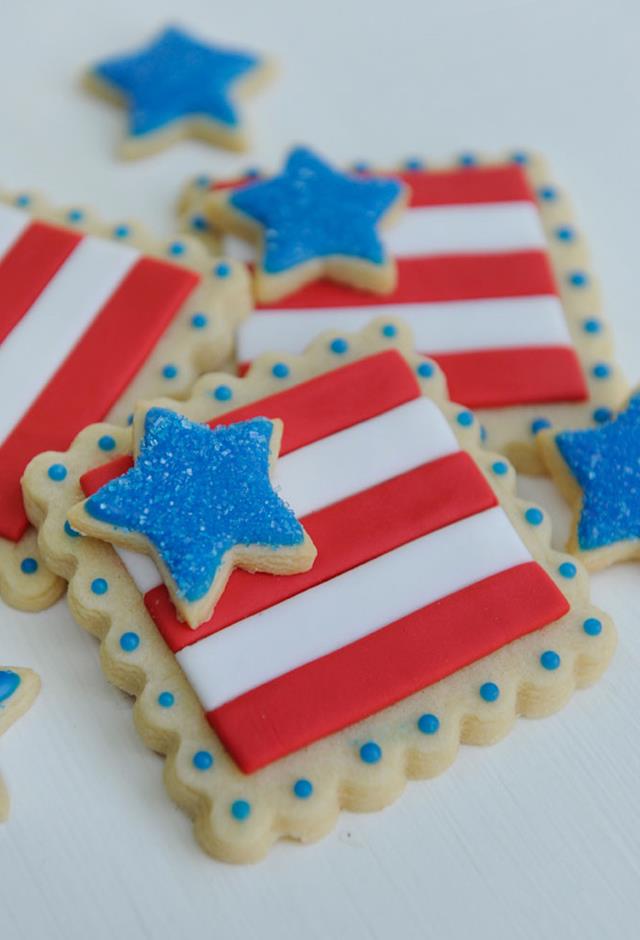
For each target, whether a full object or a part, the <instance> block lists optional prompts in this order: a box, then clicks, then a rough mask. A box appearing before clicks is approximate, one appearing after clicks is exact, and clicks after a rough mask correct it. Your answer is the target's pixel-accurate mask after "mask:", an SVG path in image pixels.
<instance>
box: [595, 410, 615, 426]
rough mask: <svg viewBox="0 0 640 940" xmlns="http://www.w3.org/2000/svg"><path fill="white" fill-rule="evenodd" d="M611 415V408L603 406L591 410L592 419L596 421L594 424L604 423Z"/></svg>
mask: <svg viewBox="0 0 640 940" xmlns="http://www.w3.org/2000/svg"><path fill="white" fill-rule="evenodd" d="M612 416H613V412H612V411H611V408H605V407H604V406H602V407H601V408H596V410H595V411H594V412H593V420H594V421H595V422H596V424H606V423H607V421H609V420H610V419H611V417H612Z"/></svg>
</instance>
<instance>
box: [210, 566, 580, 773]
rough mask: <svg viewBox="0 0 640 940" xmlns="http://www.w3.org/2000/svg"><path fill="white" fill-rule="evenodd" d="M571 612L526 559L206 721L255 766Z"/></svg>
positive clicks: (245, 764) (242, 762)
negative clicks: (524, 562) (526, 562)
mask: <svg viewBox="0 0 640 940" xmlns="http://www.w3.org/2000/svg"><path fill="white" fill-rule="evenodd" d="M568 610H569V604H568V602H567V600H566V598H565V597H564V596H563V595H562V594H561V592H560V591H559V590H558V588H557V587H556V585H555V584H554V583H553V581H552V580H551V578H550V577H549V576H548V575H547V574H546V573H545V572H544V571H543V569H542V568H541V567H540V566H539V565H538V564H537V563H535V562H529V563H528V564H524V565H519V566H517V567H515V568H511V569H509V570H507V571H504V572H501V573H500V574H498V575H494V576H493V577H491V578H487V579H485V580H483V581H478V582H476V583H475V584H473V585H471V586H470V587H468V588H465V589H464V590H461V591H458V592H456V593H455V594H451V595H449V596H448V597H445V598H444V599H442V600H440V601H438V602H436V603H435V604H430V605H429V606H428V607H424V608H422V609H421V610H418V611H415V612H414V613H412V614H410V615H409V616H408V617H404V618H403V619H401V620H397V621H396V622H395V623H392V624H389V625H388V626H386V627H383V628H382V629H381V630H377V631H376V632H375V633H372V634H370V635H369V636H367V637H364V638H363V639H361V640H358V641H357V642H355V643H351V644H350V645H349V646H345V647H343V648H342V649H339V650H337V651H335V652H333V653H330V654H329V655H327V656H323V657H322V658H320V659H316V660H314V661H313V662H310V663H307V664H306V665H304V666H301V667H300V668H298V669H295V670H293V671H292V672H289V673H286V674H285V675H283V676H280V677H279V678H277V679H274V680H272V681H271V682H268V683H265V684H264V685H262V686H259V687H258V688H256V689H253V690H252V691H250V692H247V693H246V694H244V695H241V696H239V697H238V698H236V699H234V700H233V701H231V702H227V703H226V704H225V705H222V706H221V707H220V708H217V709H215V710H214V711H211V712H209V713H208V714H207V719H208V720H209V722H210V724H211V725H212V727H213V728H214V730H215V731H216V733H217V734H218V735H219V736H220V739H221V740H222V742H223V744H224V745H225V747H226V748H227V750H228V751H229V753H230V754H231V756H232V757H233V759H234V760H235V761H236V763H237V764H238V766H239V767H240V768H241V769H242V770H243V771H244V772H245V773H252V772H253V771H256V770H259V769H260V768H261V767H264V766H265V765H266V764H269V763H271V762H272V761H274V760H278V759H279V758H281V757H284V756H285V755H286V754H289V753H291V752H292V751H295V750H297V749H298V748H301V747H304V746H305V745H307V744H310V743H311V742H313V741H315V740H317V739H319V738H323V737H325V736H326V735H329V734H332V733H333V732H335V731H339V730H340V729H341V728H345V727H347V726H348V725H351V724H353V723H354V722H356V721H359V720H360V719H362V718H365V717H366V716H367V715H371V714H373V713H375V712H377V711H379V710H380V709H383V708H386V707H388V706H389V705H392V704H394V703H395V702H398V701H400V700H401V699H403V698H405V697H406V696H408V695H411V694H412V693H414V692H417V691H419V690H420V689H423V688H425V687H427V686H429V685H432V684H433V683H434V682H438V681H439V680H440V679H443V678H444V677H445V676H448V675H450V674H451V673H454V672H456V671H457V670H459V669H462V668H463V667H464V666H467V665H469V663H472V662H474V661H475V660H477V659H481V658H482V657H483V656H487V655H489V653H492V652H493V651H494V650H496V649H499V648H500V647H501V646H504V645H505V644H507V643H510V642H512V641H513V640H515V639H517V638H518V637H521V636H524V635H525V634H527V633H531V632H533V631H534V630H538V629H540V628H541V627H544V626H545V625H546V624H549V623H552V622H553V621H555V620H558V619H559V618H560V617H562V616H563V615H564V614H565V613H566V612H567V611H568ZM488 678H494V677H492V676H488ZM418 717H419V715H418V714H416V715H415V720H417V719H418Z"/></svg>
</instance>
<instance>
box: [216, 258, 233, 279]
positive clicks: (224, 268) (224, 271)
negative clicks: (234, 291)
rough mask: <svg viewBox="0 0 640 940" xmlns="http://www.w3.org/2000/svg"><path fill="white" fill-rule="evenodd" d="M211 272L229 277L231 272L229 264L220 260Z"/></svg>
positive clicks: (218, 275)
mask: <svg viewBox="0 0 640 940" xmlns="http://www.w3.org/2000/svg"><path fill="white" fill-rule="evenodd" d="M213 273H214V274H215V276H216V277H222V278H225V277H229V275H230V274H231V265H230V264H227V262H226V261H221V262H220V264H217V265H216V266H215V268H214V269H213Z"/></svg>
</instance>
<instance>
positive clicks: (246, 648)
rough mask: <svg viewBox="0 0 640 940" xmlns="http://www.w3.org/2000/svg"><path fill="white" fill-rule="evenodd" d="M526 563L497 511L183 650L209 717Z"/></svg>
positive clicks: (183, 661) (355, 570) (436, 534)
mask: <svg viewBox="0 0 640 940" xmlns="http://www.w3.org/2000/svg"><path fill="white" fill-rule="evenodd" d="M530 560H531V556H530V554H529V552H528V551H527V549H526V548H525V546H524V545H523V543H522V542H521V540H520V538H519V537H518V535H517V533H516V531H515V529H514V528H513V526H512V525H511V523H510V522H509V519H508V518H507V516H506V514H505V513H504V511H503V510H502V509H500V508H494V509H488V510H486V511H484V512H481V513H478V514H477V515H475V516H471V517H469V518H467V519H464V520H462V521H461V522H456V523H454V524H453V525H450V526H447V527H445V528H443V529H439V530H438V531H436V532H432V533H431V534H429V535H425V536H423V537H421V538H418V539H415V541H413V542H408V543H407V544H405V545H403V546H401V547H400V548H397V549H395V550H393V551H391V552H388V553H387V554H385V555H382V556H380V557H378V558H375V559H373V560H372V561H369V562H366V563H365V564H363V565H360V566H359V567H357V568H353V569H352V570H350V571H347V572H345V573H344V574H341V575H338V576H337V577H335V578H333V579H331V580H330V581H326V582H324V583H322V584H319V585H316V586H315V587H313V588H310V589H309V590H307V591H304V592H303V593H302V594H298V595H296V596H295V597H292V598H289V599H288V600H286V601H283V602H281V603H280V604H276V605H275V606H274V607H270V608H268V609H266V610H264V611H261V612H260V613H258V614H254V615H253V616H251V617H247V618H246V619H245V620H241V621H239V622H238V623H236V624H234V625H232V626H230V627H227V628H226V629H225V630H220V631H219V632H218V633H214V634H212V635H211V636H209V637H206V638H205V639H203V640H201V641H199V642H198V643H195V644H193V645H192V646H189V647H186V648H185V649H183V650H182V651H181V652H179V653H178V654H177V658H178V661H179V662H180V665H181V666H182V668H183V669H184V671H185V674H186V675H187V678H188V679H189V682H190V683H191V685H192V686H193V688H194V689H195V691H196V694H197V695H198V697H199V699H200V701H201V703H202V705H203V707H204V709H205V710H206V711H210V710H212V709H214V708H218V707H219V706H220V705H222V704H224V702H228V701H230V700H231V699H234V698H236V697H237V696H238V695H242V694H243V693H245V692H248V691H250V690H251V689H253V688H256V686H259V685H262V683H264V682H269V681H270V680H272V679H275V678H277V677H278V676H281V675H283V674H284V673H287V672H290V671H291V670H293V669H296V668H298V667H299V666H303V665H304V664H305V663H308V662H311V661H312V660H314V659H318V658H319V657H320V656H325V655H327V654H328V653H331V652H333V651H334V650H336V649H340V648H341V647H343V646H345V645H347V644H349V643H353V642H355V641H356V640H359V639H360V638H362V637H364V636H367V635H368V634H370V633H373V632H374V631H375V630H379V629H380V628H381V627H383V626H385V625H386V624H389V623H392V622H393V621H395V620H398V619H399V618H401V617H405V616H407V615H408V614H410V613H411V612H412V611H415V610H418V609H420V608H421V607H424V606H426V605H427V604H432V603H434V602H435V601H437V600H439V599H440V598H442V597H445V596H447V595H448V594H452V593H454V592H456V591H459V590H461V589H462V588H464V587H468V586H469V585H470V584H473V583H474V582H476V581H480V580H481V579H483V578H487V577H490V576H491V575H494V574H497V573H498V572H500V571H504V570H506V569H508V568H512V567H514V566H515V565H519V564H523V563H524V562H528V561H530Z"/></svg>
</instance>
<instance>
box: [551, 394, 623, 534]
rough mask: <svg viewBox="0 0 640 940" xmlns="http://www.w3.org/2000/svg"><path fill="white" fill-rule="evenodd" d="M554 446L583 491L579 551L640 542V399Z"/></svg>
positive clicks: (563, 437)
mask: <svg viewBox="0 0 640 940" xmlns="http://www.w3.org/2000/svg"><path fill="white" fill-rule="evenodd" d="M556 444H557V446H558V449H559V451H560V453H561V454H562V457H563V458H564V460H565V462H566V464H567V466H568V467H569V469H570V471H571V473H572V474H573V476H574V477H575V479H576V481H577V482H578V484H579V486H580V487H581V489H582V492H583V503H582V509H581V512H580V519H579V521H578V542H579V544H580V548H582V549H585V550H589V549H594V548H602V547H603V546H605V545H612V544H613V543H615V542H620V541H624V540H625V539H637V538H640V395H636V396H634V397H633V398H631V400H630V401H629V404H628V405H627V408H626V409H625V411H622V412H620V414H619V415H617V417H615V418H614V419H613V420H612V421H609V422H608V423H607V424H604V425H602V427H599V428H593V429H588V430H581V431H563V432H562V433H561V434H558V435H557V436H556Z"/></svg>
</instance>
